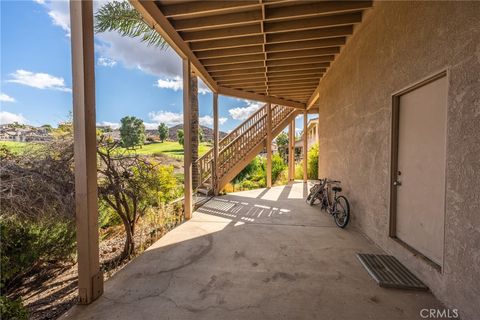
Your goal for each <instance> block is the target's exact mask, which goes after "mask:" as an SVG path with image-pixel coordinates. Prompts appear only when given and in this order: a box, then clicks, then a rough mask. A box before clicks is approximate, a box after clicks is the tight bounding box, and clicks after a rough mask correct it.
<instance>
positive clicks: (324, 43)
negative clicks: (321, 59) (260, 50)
mask: <svg viewBox="0 0 480 320" xmlns="http://www.w3.org/2000/svg"><path fill="white" fill-rule="evenodd" d="M346 42H347V38H346V37H337V38H326V39H313V40H306V41H297V42H285V43H272V44H267V45H266V50H267V52H269V53H272V52H282V51H287V52H291V51H292V52H293V51H296V50H306V49H314V48H325V47H335V46H343V45H344V44H345V43H346Z"/></svg>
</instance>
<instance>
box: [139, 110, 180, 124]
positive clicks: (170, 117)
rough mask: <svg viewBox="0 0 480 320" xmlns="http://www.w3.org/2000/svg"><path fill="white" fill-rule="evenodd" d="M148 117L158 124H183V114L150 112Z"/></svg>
mask: <svg viewBox="0 0 480 320" xmlns="http://www.w3.org/2000/svg"><path fill="white" fill-rule="evenodd" d="M148 117H149V118H150V120H151V121H154V122H156V123H157V124H158V123H165V124H166V125H167V126H169V127H170V126H174V125H177V124H180V123H183V114H182V113H176V112H170V111H158V112H150V113H149V114H148Z"/></svg>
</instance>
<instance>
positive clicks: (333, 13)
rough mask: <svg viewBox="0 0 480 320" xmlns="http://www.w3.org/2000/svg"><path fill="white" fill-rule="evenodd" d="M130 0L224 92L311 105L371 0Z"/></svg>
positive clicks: (221, 92)
mask: <svg viewBox="0 0 480 320" xmlns="http://www.w3.org/2000/svg"><path fill="white" fill-rule="evenodd" d="M131 2H132V4H133V5H134V6H135V8H136V9H137V10H138V11H139V12H140V13H141V14H142V16H143V17H144V19H145V20H146V21H147V23H149V24H150V25H152V26H153V27H154V28H155V29H157V31H158V32H159V33H160V34H161V35H162V36H163V37H164V38H165V39H166V40H167V42H168V43H169V44H170V45H171V46H172V47H173V48H174V49H175V50H176V51H177V53H178V54H180V55H181V56H182V57H183V58H187V59H189V60H190V61H191V63H192V65H193V67H194V69H195V71H196V73H197V74H198V75H199V76H200V77H201V78H202V79H203V81H204V82H205V83H206V84H207V85H208V86H209V87H210V88H211V89H212V90H214V91H216V92H218V93H219V94H224V95H230V96H236V97H241V98H246V99H252V100H258V101H264V102H271V103H276V104H282V105H287V106H291V107H296V108H301V109H304V108H309V107H311V106H312V105H313V103H314V102H315V101H314V100H316V94H315V91H316V89H317V87H318V84H319V81H320V80H321V78H322V76H323V75H324V74H325V72H326V71H327V70H328V68H329V66H330V64H331V63H332V62H333V61H334V60H335V57H336V56H337V55H338V54H339V53H340V51H341V48H342V46H343V45H345V43H346V42H347V39H348V36H350V35H352V34H353V32H354V27H355V25H356V24H358V23H360V22H361V21H362V15H363V11H364V10H365V9H367V8H369V7H371V6H372V1H284V0H280V1H268V0H266V1H262V0H259V1H188V2H185V1H176V0H175V1H172V0H162V1H155V2H150V1H138V0H132V1H131Z"/></svg>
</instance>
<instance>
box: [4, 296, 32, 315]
mask: <svg viewBox="0 0 480 320" xmlns="http://www.w3.org/2000/svg"><path fill="white" fill-rule="evenodd" d="M0 318H1V319H2V320H27V319H28V312H27V309H26V308H25V307H24V306H23V304H22V300H21V299H17V300H11V299H9V298H7V297H5V296H0Z"/></svg>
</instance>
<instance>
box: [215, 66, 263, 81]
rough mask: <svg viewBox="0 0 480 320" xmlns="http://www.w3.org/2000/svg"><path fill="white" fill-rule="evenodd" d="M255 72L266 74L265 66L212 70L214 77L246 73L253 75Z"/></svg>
mask: <svg viewBox="0 0 480 320" xmlns="http://www.w3.org/2000/svg"><path fill="white" fill-rule="evenodd" d="M255 73H262V74H265V67H263V66H262V67H261V68H248V69H237V70H222V71H216V72H211V75H212V77H214V78H217V77H228V76H231V77H235V76H244V75H251V74H255Z"/></svg>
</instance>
